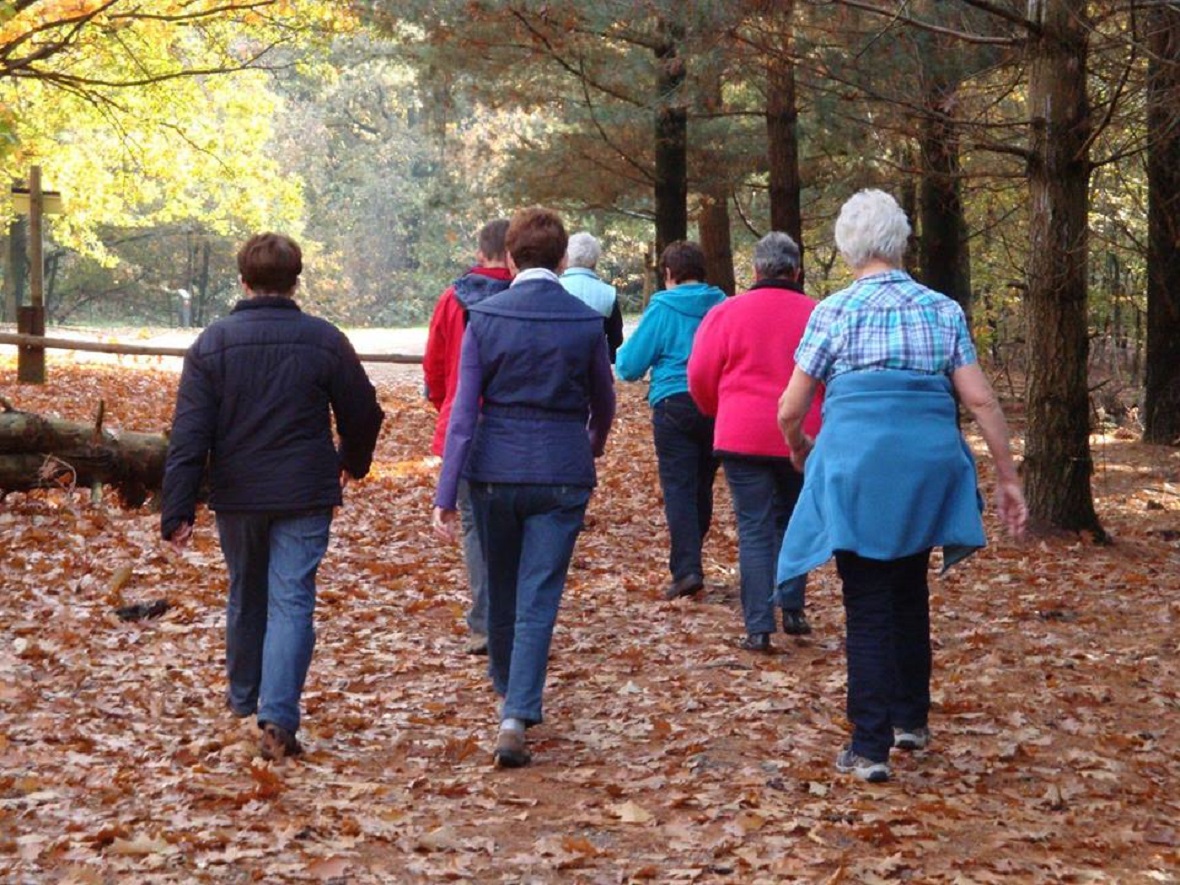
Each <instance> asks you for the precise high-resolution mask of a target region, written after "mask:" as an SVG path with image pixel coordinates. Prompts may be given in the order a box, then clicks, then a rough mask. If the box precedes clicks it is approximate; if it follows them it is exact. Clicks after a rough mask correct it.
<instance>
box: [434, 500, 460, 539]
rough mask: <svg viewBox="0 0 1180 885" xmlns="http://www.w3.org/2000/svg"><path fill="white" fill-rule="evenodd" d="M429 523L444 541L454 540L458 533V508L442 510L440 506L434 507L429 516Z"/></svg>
mask: <svg viewBox="0 0 1180 885" xmlns="http://www.w3.org/2000/svg"><path fill="white" fill-rule="evenodd" d="M430 523H431V525H432V526H433V527H434V533H435V534H436V535H438V536H439V537H440V538H442V539H443V540H444V541H454V540H455V538H457V537H458V535H459V533H458V531H457V529H458V526H459V511H458V510H443V508H441V507H435V508H434V512H433V513H432V514H431V517H430Z"/></svg>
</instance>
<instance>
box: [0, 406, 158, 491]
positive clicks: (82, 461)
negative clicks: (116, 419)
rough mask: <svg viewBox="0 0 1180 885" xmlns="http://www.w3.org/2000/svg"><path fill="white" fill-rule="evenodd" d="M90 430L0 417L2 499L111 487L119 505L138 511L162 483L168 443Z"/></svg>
mask: <svg viewBox="0 0 1180 885" xmlns="http://www.w3.org/2000/svg"><path fill="white" fill-rule="evenodd" d="M100 424H101V408H100V417H99V418H98V419H97V420H96V422H95V423H94V424H83V423H78V422H74V421H65V420H62V419H60V418H45V417H42V416H40V415H34V414H31V413H29V412H19V411H16V410H13V409H8V410H7V411H4V412H0V494H3V493H7V492H17V491H28V490H30V489H43V488H71V487H74V486H80V487H83V488H87V487H89V486H92V485H94V484H95V483H102V484H104V485H111V486H114V487H115V489H116V490H117V491H118V493H119V497H120V499H121V500H122V502H123V504H124V505H125V506H127V507H138V506H140V505H141V504H143V502H144V501H145V500H146V499H147V496H148V493H149V492H155V491H158V490H159V489H160V486H161V484H162V483H163V481H164V460H165V458H166V457H167V454H168V439H167V437H165V436H163V435H162V434H151V433H131V432H123V433H120V434H119V435H118V436H115V435H114V434H112V433H110V432H109V431H105V430H103V429H102V428H101V426H100Z"/></svg>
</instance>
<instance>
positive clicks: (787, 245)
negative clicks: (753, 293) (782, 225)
mask: <svg viewBox="0 0 1180 885" xmlns="http://www.w3.org/2000/svg"><path fill="white" fill-rule="evenodd" d="M798 270H799V246H798V244H796V242H795V241H794V240H792V239H791V237H790V235H789V234H785V233H783V232H782V231H778V230H772V231H771V232H770V233H768V234H767V235H766V236H764V237H763V238H762V239H760V240H759V241H758V243H757V245H756V246H754V274H755V276H757V277H758V279H760V280H783V279H786V280H789V279H793V278H794V276H795V273H796V272H797V271H798Z"/></svg>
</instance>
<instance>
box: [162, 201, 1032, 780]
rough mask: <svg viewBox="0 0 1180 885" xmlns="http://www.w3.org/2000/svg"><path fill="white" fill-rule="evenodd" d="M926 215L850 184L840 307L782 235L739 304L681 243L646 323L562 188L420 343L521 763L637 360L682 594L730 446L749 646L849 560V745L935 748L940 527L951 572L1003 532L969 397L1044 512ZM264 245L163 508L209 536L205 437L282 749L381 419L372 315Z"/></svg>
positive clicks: (452, 499)
mask: <svg viewBox="0 0 1180 885" xmlns="http://www.w3.org/2000/svg"><path fill="white" fill-rule="evenodd" d="M909 233H910V229H909V224H908V221H907V220H906V217H905V214H904V212H902V210H901V209H900V207H899V206H898V205H897V203H896V202H895V201H894V200H893V199H892V198H891V197H890V196H888V195H887V194H885V193H883V192H880V191H862V192H860V193H858V194H856V195H855V196H854V197H852V198H851V199H850V200H849V201H848V202H847V203H846V204H845V205H844V207H843V208H842V210H841V212H840V216H839V218H838V220H837V223H836V244H837V247H838V249H839V251H840V253H841V255H842V256H843V257H844V258H845V260H846V261H847V263H848V264H849V266H850V268H851V269H852V271H853V273H854V275H855V277H856V280H855V282H854V283H853V284H852V285H851V286H849V287H848V288H847V289H845V290H843V291H841V292H838V293H836V294H834V295H832V296H830V297H828V298H827V299H825V300H824V301H823V302H820V303H818V304H817V303H816V302H814V301H813V300H812V299H810V298H809V297H807V296H806V295H805V294H804V293H803V291H802V288H801V286H800V283H799V277H800V274H799V249H798V246H797V245H796V244H795V243H794V241H793V240H791V238H790V237H789V236H787V235H786V234H783V233H778V232H775V233H771V234H769V235H767V236H766V237H764V238H763V239H762V240H761V241H759V243H758V244H757V246H756V248H755V253H754V266H755V275H756V282H755V284H754V286H753V287H752V288H751V289H750V290H749V291H747V292H745V293H743V294H741V295H738V296H737V297H735V298H729V299H727V298H726V297H725V296H724V294H723V293H722V292H721V291H720V290H718V289H716V288H715V287H713V286H711V285H709V284H708V283H707V281H706V280H705V264H704V256H703V254H702V252H701V250H700V248H699V246H697V245H695V244H693V243H690V242H677V243H673V244H671V245H670V246H668V247H667V249H665V250H664V253H663V255H662V256H661V263H660V270H661V273H662V275H663V281H664V283H665V287H666V288H665V289H664V290H663V291H662V292H660V293H659V294H657V295H656V296H655V297H654V298H653V299H652V302H651V304H650V305H649V306H648V308H647V310H646V311H645V312H644V314H643V317H642V318H641V320H640V322H639V325H638V328H637V329H636V330H635V331H634V333H633V334H632V335H631V336H630V337H629V338H628V339H627V340H626V342H625V343H624V342H623V341H622V338H623V335H622V316H621V313H620V310H619V305H618V299H617V297H616V294H615V292H614V289H613V287H611V286H610V285H609V284H607V283H605V282H603V281H602V280H601V279H599V277H598V276H597V274H596V273H595V265H596V263H597V261H598V260H599V257H600V253H601V249H600V246H599V244H598V242H597V240H595V239H594V237H592V236H591V235H589V234H585V233H579V234H575V235H574V236H573V237H568V236H567V233H566V230H565V227H564V225H563V223H562V221H561V219H560V218H559V217H558V216H557V214H555V213H554V212H552V211H550V210H547V209H543V208H539V207H534V208H529V209H522V210H519V211H518V212H516V213H515V214H514V215H513V217H512V218H511V220H499V221H493V222H490V223H489V224H487V225H485V226H484V227H483V228H482V229H481V231H480V232H479V237H478V248H477V252H476V265H475V266H474V267H473V268H472V269H471V270H470V271H469V272H468V273H466V274H464V275H463V276H461V277H460V278H459V279H458V280H456V281H455V283H454V284H453V285H452V286H450V287H448V289H447V290H446V291H445V292H444V293H443V295H442V297H441V298H440V299H439V302H438V304H437V306H436V309H435V312H434V316H433V317H432V320H431V326H430V333H429V341H428V345H427V350H426V354H425V357H424V361H423V366H424V373H425V381H426V393H427V396H428V397H429V398H430V400H431V402H432V403H433V404H434V405H435V406H436V407H437V408H438V410H439V414H438V421H437V424H436V429H435V435H434V440H433V448H434V451H435V452H436V453H437V454H441V455H442V458H443V460H442V468H441V471H440V477H439V482H438V487H437V490H436V494H435V500H434V505H435V506H434V511H433V515H432V524H433V527H434V529H435V530H436V531H437V532H438V533H439V534H440V535H441V536H442V537H444V538H448V539H457V538H459V537H460V536H461V537H462V541H463V552H464V560H465V562H466V565H467V571H468V577H469V581H470V585H471V593H472V601H471V606H470V609H469V613H468V625H469V627H470V634H471V635H470V640H469V643H468V646H467V650H468V651H469V652H472V653H476V654H483V653H486V654H487V656H488V674H489V676H490V680H491V684H492V687H493V689H494V690H495V691H496V693H497V695H499V697H500V698H501V705H500V711H499V719H500V727H499V730H498V735H497V738H496V742H495V747H494V751H493V761H494V764H495V765H496V766H497V767H500V768H516V767H520V766H523V765H527V764H528V763H529V762H530V760H531V754H530V750H529V747H528V744H527V741H526V733H527V729H528V728H529V727H531V726H533V725H536V724H538V723H539V722H541V721H542V718H543V709H542V700H543V694H544V685H545V679H546V672H547V666H548V658H549V648H550V644H551V641H552V638H553V630H554V626H555V624H556V620H557V614H558V609H559V606H560V603H561V597H562V593H563V591H564V587H565V581H566V575H567V572H568V569H569V564H570V560H571V557H572V554H573V550H574V545H575V542H576V539H577V536H578V534H579V532H580V531H581V528H582V525H583V517H584V514H585V511H586V506H587V503H588V501H589V499H590V495H591V493H592V490H593V488H594V487H595V484H596V472H595V459H596V458H598V457H600V456H601V455H602V454H603V452H604V451H605V447H606V445H607V439H608V436H609V434H610V430H611V426H612V423H613V420H614V416H615V393H614V383H615V376H616V375H617V377H618V378H619V379H621V380H624V381H627V380H638V379H640V378H643V377H645V376H648V375H650V387H649V396H648V399H649V402H650V404H651V407H652V428H653V439H654V444H655V451H656V458H657V462H658V467H659V471H658V472H659V478H660V485H661V488H662V491H663V496H664V506H665V513H666V517H667V523H668V529H669V537H670V554H669V561H668V566H669V571H670V581H669V583H668V585H667V587H666V588H665V589H664V596H665V597H666V598H668V599H675V598H678V597H683V596H693V595H695V594H697V593H698V592H699V591H700V590H701V589H702V588H703V587H704V568H703V565H702V561H701V548H702V544H703V541H704V538H705V536H706V534H707V532H708V530H709V526H710V522H711V519H712V503H713V482H714V477H715V474H716V471H717V469H718V466H719V465H720V466H721V467H722V468H723V469H724V473H725V477H726V480H727V483H728V485H729V488H730V492H731V496H732V500H733V505H734V512H735V515H736V518H737V525H738V540H739V567H740V572H741V601H742V612H743V618H744V622H745V638H744V640H743V641H742V647H743V648H745V649H747V650H750V651H754V652H760V651H767V650H769V649H770V637H771V635H772V634H773V633H775V632H776V631H777V629H778V626H779V622H778V620H777V618H776V612H777V611H781V613H782V629H783V631H784V632H786V633H789V634H803V633H807V632H810V629H811V627H810V625H809V624H808V622H807V619H806V616H805V614H804V589H805V583H806V576H807V573H808V572H809V571H810V570H812V569H814V568H816V567H818V566H819V565H821V564H822V563H823V562H825V561H827V560H828V559H830V558H832V557H833V556H834V557H835V559H836V565H837V570H838V573H839V575H840V578H841V582H842V592H843V600H844V607H845V612H846V654H847V663H848V693H847V710H848V716H849V719H850V721H851V723H852V726H853V731H852V738H851V742H850V743H849V745H848V746H847V747H845V748H844V749H843V750H841V752H840V753H839V755H838V757H837V760H836V766H837V769H838V770H840V771H842V772H851V773H853V774H855V775H856V776H858V777H860V778H862V779H864V780H868V781H882V780H887V779H888V777H889V768H888V758H889V753H890V750H891V749H892V748H893V747H898V748H901V749H907V750H914V749H921V748H923V747H925V746H926V744H927V742H928V741H929V738H930V732H929V726H928V721H927V717H928V713H929V708H930V673H931V651H930V617H929V590H928V586H927V570H928V566H929V561H930V556H931V551H932V550H933V548H934V547H942V548H943V562H944V567H949V565H951V564H953V563H954V562H956V561H958V560H959V559H961V558H962V557H964V556H966V555H968V554H969V553H971V552H973V551H974V550H976V549H978V548H979V547H981V546H983V544H984V535H983V525H982V520H981V515H980V514H981V508H982V500H981V499H980V497H979V495H978V491H977V490H978V484H977V479H976V473H975V464H974V461H973V459H972V456H971V452H970V450H969V449H968V448H967V446H966V444H965V442H964V441H963V438H962V435H961V434H960V431H959V426H958V403H959V402H960V401H961V402H962V403H963V405H965V406H966V407H967V409H968V411H970V412H971V414H972V416H973V417H974V418H975V420H976V421H977V422H978V425H979V428H980V431H981V433H982V435H983V438H984V441H985V443H986V444H987V447H988V450H989V453H990V455H991V456H992V459H993V461H994V463H995V470H996V494H995V505H996V510H997V514H998V516H999V518H1000V520H1001V522H1002V523H1003V524H1004V525H1005V526H1006V527H1007V528H1008V529H1009V530H1010V531H1011V532H1012V533H1013V534H1014V535H1017V536H1018V535H1020V534H1021V533H1022V532H1023V529H1024V523H1025V519H1026V507H1025V503H1024V498H1023V494H1022V491H1021V486H1020V481H1019V479H1018V477H1017V474H1016V470H1015V466H1014V464H1013V460H1012V456H1011V453H1010V450H1009V447H1008V430H1007V425H1006V423H1005V420H1004V416H1003V413H1002V412H1001V410H1000V407H999V405H998V402H997V400H996V398H995V395H994V393H993V392H992V390H991V387H990V385H989V384H988V382H987V380H986V378H985V376H984V375H983V373H982V371H981V370H980V368H979V365H978V361H977V357H976V353H975V350H974V347H973V345H972V342H971V338H970V334H969V331H968V328H967V324H966V319H965V317H964V314H963V312H962V310H961V309H960V308H959V306H958V305H957V304H956V303H955V302H954V301H952V300H951V299H949V298H947V297H945V296H943V295H940V294H938V293H936V292H933V291H931V290H929V289H927V288H925V287H923V286H921V285H920V284H918V283H917V282H915V281H914V280H913V279H912V278H911V277H910V276H909V275H908V274H906V273H905V271H904V270H903V269H902V259H903V256H904V251H905V246H906V242H907V239H908V236H909ZM238 264H239V270H240V272H241V277H242V284H243V287H244V290H245V295H246V297H245V298H244V299H243V300H242V301H240V302H239V303H238V304H237V306H236V307H235V308H234V310H233V312H232V313H231V314H230V315H229V316H228V317H226V318H224V319H222V320H219V321H218V322H216V323H214V324H212V325H211V326H210V327H209V328H208V329H206V330H205V332H204V333H202V335H201V336H200V337H199V338H198V339H197V341H196V342H195V343H194V344H193V346H192V348H191V349H190V350H189V352H188V354H187V356H186V358H185V365H184V371H183V374H182V377H181V382H180V388H179V392H178V396H177V406H176V413H175V417H174V421H173V431H172V439H171V444H170V448H169V455H168V462H167V467H166V472H165V482H164V495H163V498H164V506H163V513H162V523H161V530H162V533H163V536H164V538H165V539H168V540H170V541H171V542H172V543H173V544H174V545H176V546H178V547H181V546H183V545H184V544H185V543H186V542H187V541H188V539H189V537H190V536H191V532H192V525H193V522H194V519H195V511H196V502H197V498H198V493H199V488H200V483H201V476H202V471H203V468H204V466H205V463H206V461H208V462H209V465H210V470H209V482H210V497H209V505H210V507H211V509H213V510H214V511H216V516H217V526H218V531H219V535H220V539H221V546H222V550H223V552H224V555H225V558H226V564H227V567H228V570H229V576H230V587H229V600H228V604H227V627H226V643H227V653H226V668H227V674H228V678H229V687H228V690H227V695H226V702H227V706H228V707H229V709H230V710H231V712H233V713H234V714H236V715H239V716H248V715H251V714H255V713H256V714H257V717H258V724H259V727H260V728H261V752H262V755H263V756H264V757H267V758H282V757H284V756H291V755H295V754H297V753H299V752H300V744H299V741H298V738H297V737H296V734H297V731H298V727H299V700H300V695H301V692H302V688H303V682H304V679H305V677H306V674H307V669H308V664H309V662H310V658H311V651H312V646H313V644H314V630H313V626H312V612H313V609H314V603H315V572H316V568H317V566H318V564H319V561H320V559H321V558H322V556H323V553H324V551H325V549H326V547H327V539H328V530H329V526H330V523H331V517H332V510H333V508H334V507H335V506H337V505H339V504H340V502H341V492H340V490H341V488H342V487H343V486H344V484H345V483H346V482H347V481H348V480H349V479H350V478H353V477H356V478H359V477H362V476H364V475H365V473H366V472H367V470H368V468H369V464H370V461H371V458H372V453H373V448H374V445H375V442H376V437H377V432H378V430H379V427H380V424H381V422H382V419H383V416H382V413H381V410H380V408H379V406H378V404H377V400H376V395H375V392H374V390H373V387H372V385H371V383H370V382H369V380H368V379H367V377H366V376H365V374H364V371H363V369H362V368H361V365H360V362H359V360H358V359H357V357H356V354H355V352H353V350H352V348H351V346H350V345H349V344H348V342H347V339H345V338H344V336H343V334H342V333H340V332H339V331H338V330H336V329H335V328H334V327H333V326H331V325H330V324H328V323H326V322H324V321H322V320H317V319H314V318H312V317H308V316H306V315H304V314H303V313H302V312H301V311H300V310H299V308H298V307H297V306H296V305H295V302H294V301H293V295H294V292H295V286H296V282H297V278H298V275H299V272H300V270H301V267H302V265H301V259H300V257H299V250H298V246H297V245H296V244H295V243H294V242H293V241H291V240H289V239H288V238H286V237H281V236H279V235H275V234H263V235H259V236H257V237H253V238H251V240H249V241H248V242H247V243H246V245H245V246H243V248H242V250H241V252H240V253H239V256H238ZM620 345H621V346H620ZM612 363H613V364H614V369H613V371H612ZM821 413H822V419H821ZM333 418H334V419H335V432H336V435H338V437H339V444H338V445H337V444H336V442H335V440H334V439H333V428H332V422H333ZM821 423H822V429H821ZM805 465H806V466H805Z"/></svg>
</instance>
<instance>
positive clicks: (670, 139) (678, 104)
mask: <svg viewBox="0 0 1180 885" xmlns="http://www.w3.org/2000/svg"><path fill="white" fill-rule="evenodd" d="M661 29H662V31H663V33H664V35H665V38H666V39H665V40H664V42H663V43H662V44H661V45H660V47H659V48H658V49H656V51H655V52H656V69H657V75H656V78H657V79H656V119H655V126H656V138H655V216H656V254H657V256H658V255H661V254H663V251H664V247H665V246H667V245H668V244H669V243H671V242H674V241H675V240H683V239H685V238H686V237H687V236H688V110H687V108H686V106H685V98H684V94H683V92H684V79H685V65H684V59H683V58H681V57H680V55H679V49H678V44H679V42H680V40H682V39H683V28H680V27H678V26H677V25H675V24H673V23H671V22H666V21H665V22H662V23H661Z"/></svg>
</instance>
